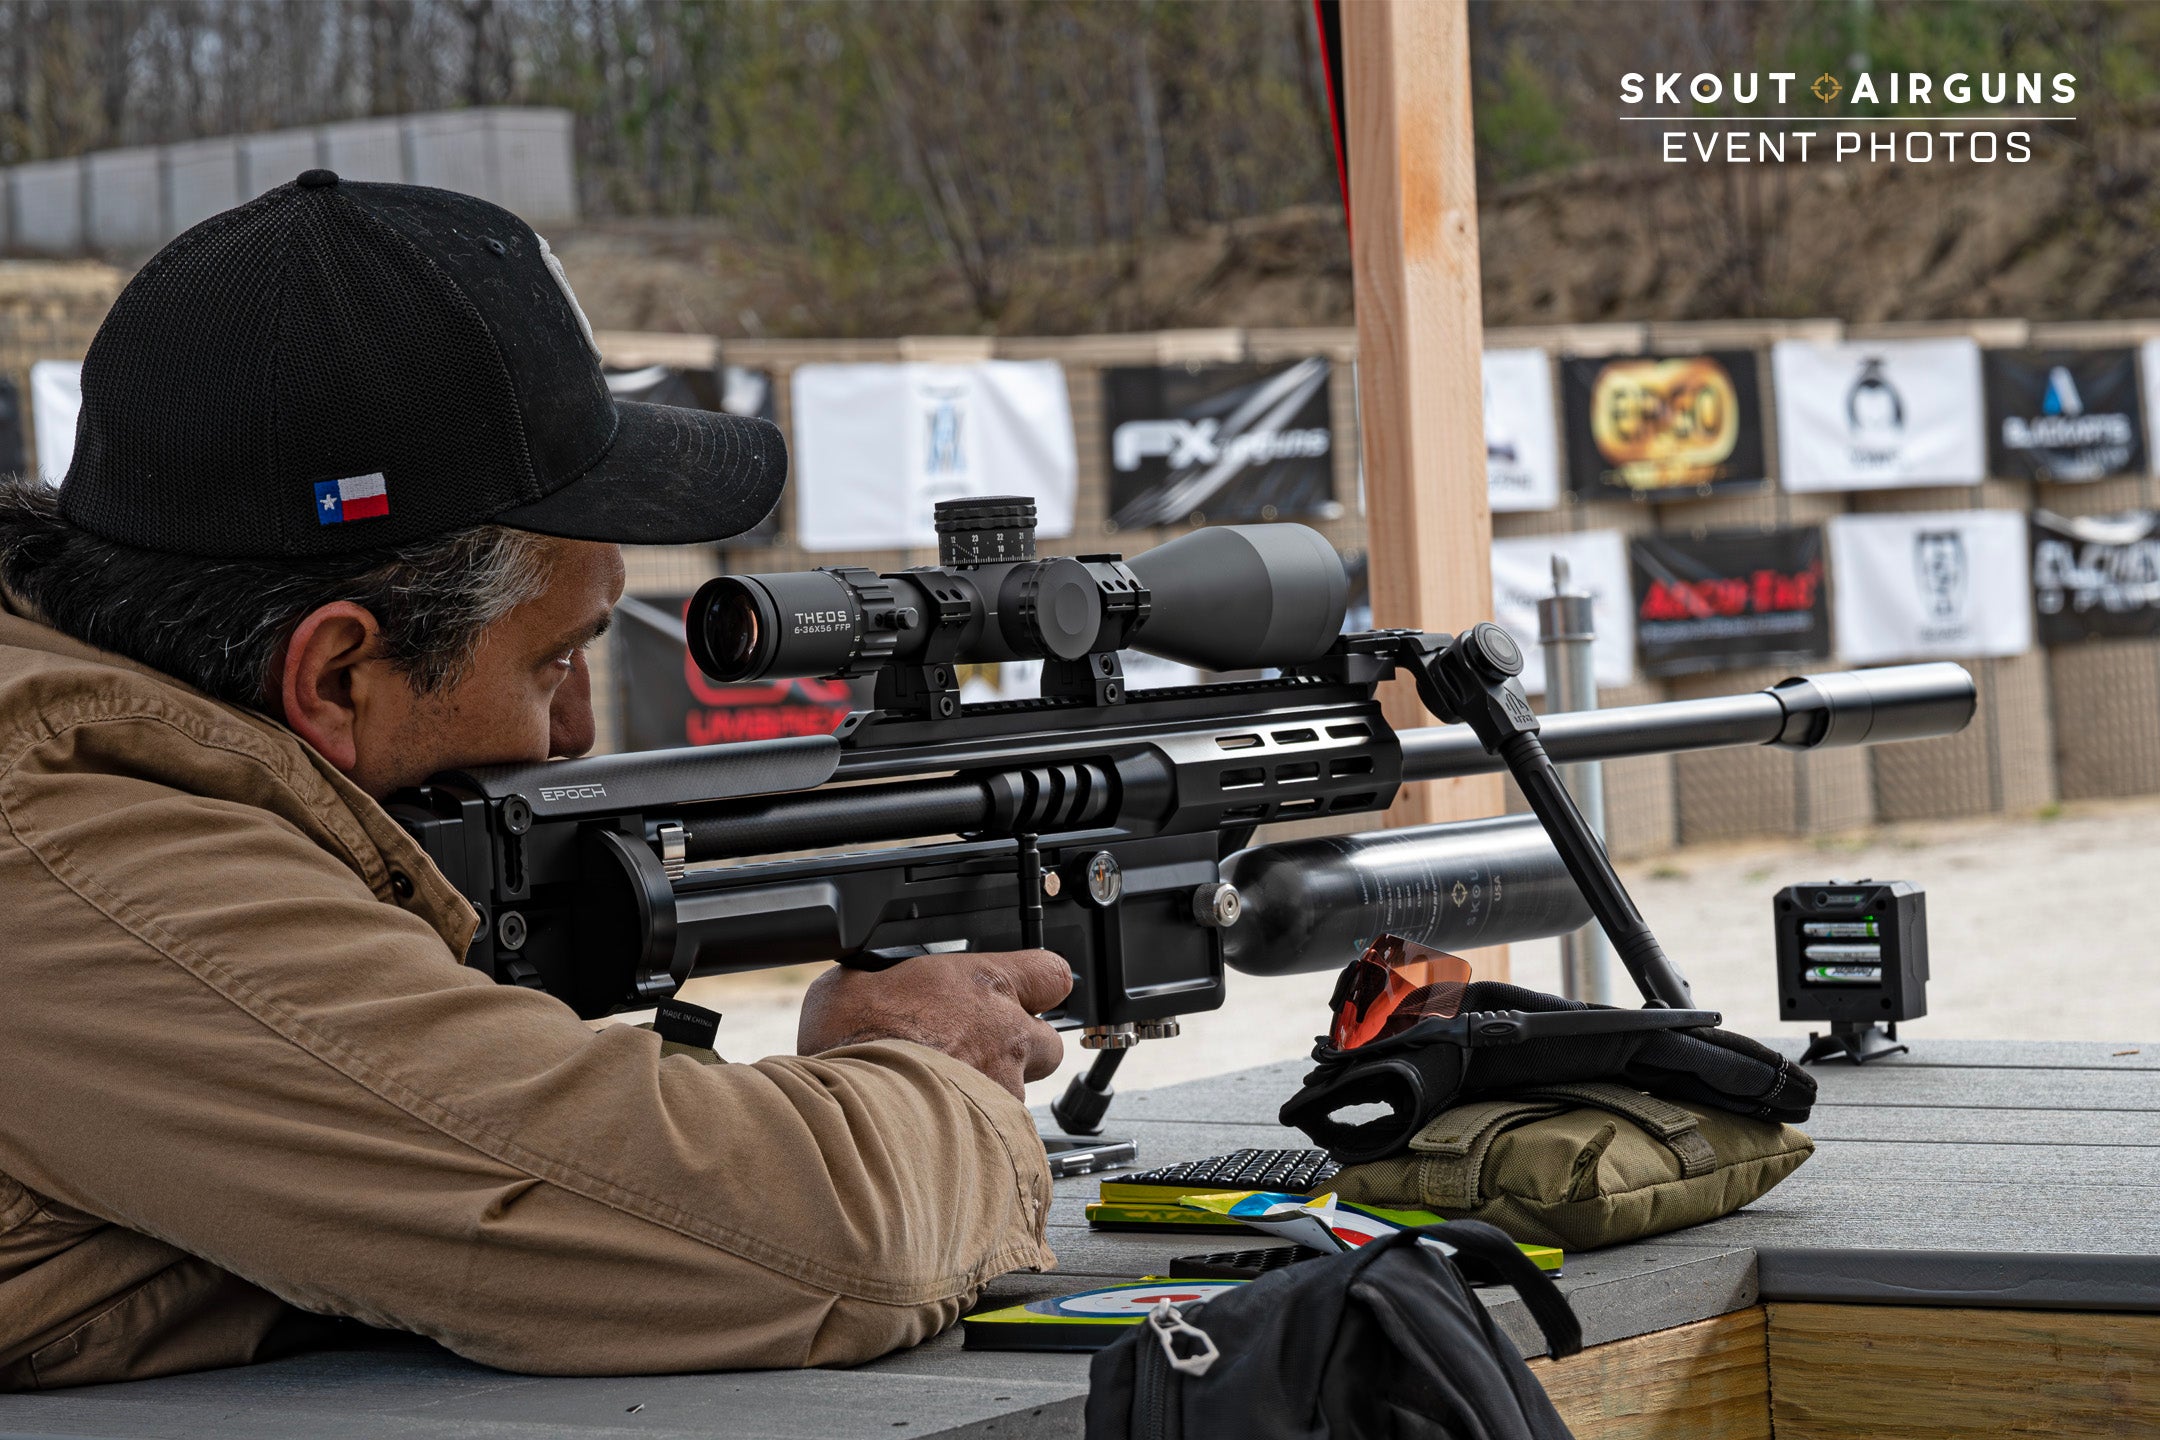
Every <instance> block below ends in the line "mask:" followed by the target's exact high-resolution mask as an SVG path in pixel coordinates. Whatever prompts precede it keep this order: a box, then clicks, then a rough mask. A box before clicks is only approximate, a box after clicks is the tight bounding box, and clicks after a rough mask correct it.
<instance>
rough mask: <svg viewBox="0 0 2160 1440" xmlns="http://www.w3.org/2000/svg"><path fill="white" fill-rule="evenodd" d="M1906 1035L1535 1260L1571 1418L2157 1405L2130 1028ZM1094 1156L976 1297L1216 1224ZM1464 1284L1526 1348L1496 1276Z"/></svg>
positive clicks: (166, 1426)
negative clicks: (1788, 1172)
mask: <svg viewBox="0 0 2160 1440" xmlns="http://www.w3.org/2000/svg"><path fill="white" fill-rule="evenodd" d="M1910 1043H1911V1044H1912V1053H1911V1054H1910V1055H1898V1056H1893V1057H1891V1058H1888V1059H1885V1060H1878V1061H1875V1062H1874V1063H1872V1064H1870V1065H1868V1066H1867V1067H1865V1068H1864V1069H1858V1068H1855V1067H1853V1066H1852V1065H1850V1064H1848V1063H1846V1062H1844V1061H1842V1060H1840V1061H1836V1062H1833V1063H1830V1064H1825V1065H1821V1066H1817V1067H1815V1072H1814V1073H1815V1074H1816V1076H1817V1077H1818V1079H1819V1080H1820V1082H1821V1085H1822V1099H1821V1102H1820V1103H1819V1104H1818V1105H1817V1106H1816V1109H1815V1114H1814V1118H1813V1120H1812V1121H1811V1122H1810V1123H1809V1125H1808V1126H1807V1127H1806V1128H1807V1130H1808V1132H1809V1133H1810V1134H1811V1135H1813V1136H1814V1138H1815V1141H1816V1144H1817V1147H1818V1148H1817V1150H1816V1153H1815V1156H1814V1158H1813V1159H1811V1160H1810V1161H1809V1162H1808V1163H1807V1164H1805V1165H1803V1166H1802V1167H1801V1168H1800V1170H1799V1171H1798V1172H1797V1173H1796V1174H1794V1175H1793V1177H1792V1178H1791V1179H1789V1180H1787V1181H1786V1182H1785V1183H1784V1184H1783V1185H1781V1186H1779V1187H1778V1188H1777V1189H1775V1190H1773V1191H1772V1192H1771V1193H1770V1194H1769V1195H1767V1196H1765V1197H1764V1198H1763V1199H1762V1200H1760V1201H1758V1202H1757V1203H1756V1204H1754V1205H1752V1206H1750V1207H1749V1208H1748V1209H1747V1210H1745V1211H1743V1212H1741V1213H1739V1214H1736V1215H1732V1216H1728V1217H1727V1218H1725V1219H1723V1220H1720V1221H1717V1222H1716V1223H1714V1224H1711V1225H1705V1226H1701V1227H1698V1228H1696V1229H1693V1230H1687V1231H1682V1232H1679V1233H1677V1234H1673V1235H1667V1236H1662V1237H1659V1238H1658V1239H1656V1240H1652V1241H1647V1242H1644V1243H1639V1244H1634V1245H1625V1246H1619V1247H1615V1248H1613V1249H1609V1250H1601V1251H1593V1252H1588V1253H1571V1254H1570V1255H1569V1256H1568V1258H1567V1268H1566V1272H1565V1275H1564V1277H1563V1279H1562V1280H1561V1282H1560V1283H1561V1287H1562V1289H1563V1290H1565V1291H1566V1292H1567V1293H1568V1294H1569V1297H1570V1298H1571V1300H1572V1301H1573V1303H1574V1305H1575V1308H1576V1310H1577V1312H1578V1313H1579V1314H1580V1316H1581V1317H1582V1322H1583V1332H1584V1339H1585V1341H1586V1342H1587V1348H1586V1349H1585V1350H1584V1351H1583V1352H1582V1353H1581V1354H1580V1355H1577V1356H1574V1357H1572V1358H1570V1359H1568V1360H1564V1361H1559V1362H1554V1361H1551V1360H1549V1359H1539V1360H1536V1361H1534V1362H1533V1368H1535V1369H1536V1370H1537V1371H1538V1373H1539V1376H1540V1378H1541V1379H1542V1380H1543V1381H1544V1383H1545V1386H1546V1388H1547V1390H1548V1391H1549V1392H1550V1393H1551V1395H1552V1397H1553V1399H1554V1401H1555V1403H1556V1404H1557V1405H1558V1406H1559V1408H1560V1411H1561V1413H1562V1414H1563V1415H1564V1416H1565V1417H1566V1418H1567V1420H1568V1423H1569V1424H1570V1426H1572V1427H1573V1429H1574V1431H1575V1433H1576V1434H1577V1435H1578V1436H1580V1437H1583V1440H1610V1437H1651V1436H1683V1435H1684V1436H1690V1437H1717V1440H1725V1437H1745V1436H1770V1435H1772V1434H1773V1433H1774V1434H1775V1435H1776V1436H1777V1437H1778V1440H1800V1437H1828V1436H1860V1435H1897V1436H1948V1435H1978V1434H1988V1435H2049V1436H2073V1435H2128V1434H2147V1433H2155V1432H2160V1045H2138V1044H2131V1043H2122V1044H2112V1045H2111V1044H2101V1043H2091V1044H2088V1043H2037V1042H2034V1043H2017V1042H2000V1041H1957V1040H1925V1039H1920V1040H1913V1041H1911V1042H1910ZM1784 1048H1785V1049H1786V1051H1787V1053H1791V1054H1796V1053H1797V1051H1798V1048H1799V1047H1798V1045H1797V1044H1793V1043H1786V1044H1785V1045H1784ZM1303 1069H1304V1066H1303V1065H1302V1063H1301V1062H1286V1063H1282V1064H1277V1065H1269V1066H1264V1067H1261V1068H1259V1069H1254V1070H1247V1071H1242V1072H1239V1073H1237V1074H1234V1075H1226V1076H1221V1077H1217V1078H1215V1079H1210V1080H1196V1081H1192V1082H1189V1083H1187V1084H1183V1085H1174V1086H1169V1087H1166V1088H1164V1089H1160V1090H1152V1091H1140V1092H1136V1093H1133V1094H1128V1095H1121V1096H1120V1097H1119V1098H1118V1101H1117V1104H1116V1105H1115V1106H1114V1107H1113V1108H1112V1110H1111V1125H1110V1129H1111V1131H1112V1132H1113V1133H1116V1134H1119V1135H1126V1134H1130V1135H1133V1136H1134V1137H1136V1138H1137V1139H1138V1141H1139V1144H1140V1163H1141V1164H1142V1165H1144V1166H1154V1165H1161V1164H1167V1163H1170V1162H1172V1161H1175V1160H1181V1159H1193V1158H1198V1157H1201V1156H1207V1155H1217V1154H1222V1153H1224V1152H1226V1151H1230V1150H1236V1149H1240V1148H1243V1147H1247V1146H1254V1147H1299V1148H1303V1147H1304V1146H1305V1145H1306V1144H1307V1143H1308V1142H1306V1141H1305V1139H1304V1137H1303V1136H1301V1135H1299V1134H1297V1133H1296V1132H1294V1131H1286V1130H1283V1129H1282V1128H1280V1127H1279V1126H1277V1125H1276V1124H1275V1123H1274V1114H1275V1110H1276V1107H1277V1106H1278V1105H1279V1104H1280V1103H1281V1102H1282V1100H1283V1098H1284V1097H1285V1096H1287V1095H1288V1094H1289V1093H1290V1092H1291V1091H1292V1090H1293V1089H1294V1088H1295V1087H1296V1084H1297V1081H1298V1077H1299V1076H1300V1075H1301V1074H1302V1072H1303ZM1099 1179H1100V1177H1096V1176H1089V1177H1083V1178H1079V1179H1073V1180H1067V1181H1061V1182H1059V1184H1058V1188H1057V1201H1056V1204H1055V1208H1054V1209H1053V1212H1052V1219H1051V1227H1052V1228H1051V1240H1052V1243H1053V1244H1054V1245H1055V1247H1056V1249H1057V1252H1058V1255H1059V1257H1060V1259H1061V1260H1062V1262H1063V1266H1064V1268H1063V1269H1062V1270H1060V1271H1059V1272H1057V1273H1056V1274H1052V1275H1014V1276H1008V1277H1006V1278H1005V1279H1003V1280H1001V1281H999V1282H998V1283H997V1284H996V1285H995V1286H994V1287H993V1288H992V1291H991V1294H990V1296H989V1298H988V1299H987V1300H986V1301H985V1304H986V1305H989V1306H996V1305H1005V1304H1012V1303H1016V1302H1018V1301H1020V1300H1023V1299H1030V1298H1034V1297H1037V1296H1043V1295H1055V1294H1062V1293H1065V1292H1068V1291H1072V1290H1080V1289H1086V1288H1088V1287H1089V1286H1091V1285H1097V1284H1103V1283H1107V1282H1109V1281H1112V1280H1125V1279H1134V1278H1137V1277H1139V1276H1141V1275H1145V1274H1149V1273H1160V1272H1161V1271H1162V1270H1163V1268H1164V1267H1165V1266H1166V1265H1167V1264H1168V1262H1169V1261H1170V1260H1171V1259H1172V1258H1173V1257H1175V1256H1178V1255H1186V1254H1192V1253H1196V1252H1201V1251H1206V1250H1218V1249H1229V1248H1237V1246H1238V1245H1239V1244H1240V1242H1237V1241H1234V1240H1232V1239H1228V1238H1224V1237H1222V1236H1219V1235H1214V1234H1196V1235H1121V1234H1096V1233H1094V1232H1092V1231H1090V1230H1089V1229H1088V1228H1087V1224H1086V1221H1085V1219H1084V1218H1083V1217H1082V1214H1081V1207H1082V1206H1083V1205H1084V1204H1085V1203H1086V1202H1087V1200H1089V1199H1090V1198H1092V1197H1093V1195H1094V1194H1095V1189H1096V1185H1097V1183H1098V1180H1099ZM1254 1243H1256V1244H1268V1243H1272V1242H1269V1241H1265V1240H1262V1239H1261V1238H1260V1237H1258V1236H1257V1235H1255V1237H1254ZM1482 1293H1483V1294H1484V1295H1485V1297H1486V1301H1487V1303H1488V1304H1489V1305H1490V1306H1491V1307H1492V1308H1493V1310H1494V1312H1495V1314H1496V1316H1497V1318H1498V1319H1499V1320H1500V1322H1501V1324H1502V1326H1503V1327H1504V1328H1505V1329H1506V1331H1507V1333H1508V1334H1509V1335H1510V1336H1511V1337H1513V1338H1515V1339H1516V1340H1517V1342H1518V1343H1519V1344H1520V1345H1521V1346H1522V1348H1523V1350H1524V1353H1526V1354H1535V1353H1536V1352H1537V1350H1538V1349H1539V1348H1540V1347H1541V1345H1542V1342H1541V1341H1540V1339H1539V1338H1538V1336H1537V1332H1536V1330H1535V1328H1534V1327H1533V1326H1532V1325H1531V1324H1530V1322H1529V1320H1528V1317H1527V1316H1526V1315H1524V1314H1523V1313H1522V1307H1521V1305H1520V1302H1518V1301H1516V1300H1515V1299H1514V1298H1513V1295H1512V1293H1511V1292H1507V1291H1486V1292H1482ZM1087 1372H1088V1357H1087V1356H1085V1355H1056V1354H1026V1353H1014V1352H982V1351H976V1352H969V1351H966V1350H963V1349H962V1348H961V1343H960V1334H959V1331H958V1330H957V1328H956V1329H955V1330H953V1331H951V1332H949V1333H947V1334H945V1335H942V1336H939V1337H938V1338H937V1339H935V1340H933V1341H931V1342H930V1343H928V1344H926V1345H922V1346H920V1347H918V1348H916V1349H914V1350H911V1351H907V1352H904V1353H902V1354H897V1355H893V1356H889V1357H887V1358H886V1359H884V1360H881V1361H878V1362H877V1363H875V1364H872V1365H866V1366H863V1367H862V1368H860V1369H857V1370H845V1371H841V1370H824V1371H810V1372H777V1371H776V1372H763V1373H756V1374H734V1375H675V1376H647V1377H632V1378H627V1379H605V1380H588V1379H572V1380H551V1379H534V1378H531V1377H527V1376H520V1375H510V1374H505V1373H503V1372H501V1371H497V1370H489V1369H486V1368H484V1367H482V1366H479V1365H474V1364H471V1363H469V1362H467V1361H464V1360H460V1359H458V1358H457V1357H455V1356H453V1355H451V1354H449V1353H448V1352H447V1351H444V1350H442V1349H440V1348H438V1347H436V1346H435V1345H433V1344H431V1343H429V1342H426V1341H422V1340H417V1339H408V1338H405V1337H384V1338H383V1339H382V1340H381V1341H380V1342H379V1343H375V1344H373V1345H371V1346H370V1347H369V1348H365V1349H354V1350H339V1351H325V1352H317V1353H313V1354H306V1355H298V1356H294V1357H291V1358H289V1359H285V1360H280V1361H275V1362H272V1363H270V1364H265V1365H257V1366H253V1367H249V1368H246V1369H240V1370H225V1371H212V1372H208V1373H203V1374H195V1375H181V1376H175V1377H172V1378H169V1379H164V1380H148V1381H141V1382H138V1383H135V1384H129V1385H108V1386H99V1387H94V1388H89V1389H83V1390H77V1391H71V1392H60V1393H54V1394H47V1395H15V1396H0V1437H8V1436H57V1435H68V1436H83V1435H100V1436H129V1437H141V1436H157V1437H165V1436H194V1435H208V1434H216V1435H219V1436H225V1437H233V1440H268V1437H279V1440H282V1437H287V1436H294V1435H307V1436H315V1437H323V1440H346V1437H359V1436H369V1437H373V1436H382V1435H413V1436H427V1437H443V1440H448V1437H460V1440H481V1437H512V1436H515V1437H520V1440H573V1437H576V1440H589V1437H601V1436H607V1437H631V1436H635V1437H646V1440H675V1437H690V1436H727V1437H733V1440H871V1437H893V1436H915V1437H923V1436H933V1435H936V1436H997V1437H1001V1440H1010V1437H1035V1436H1077V1435H1079V1434H1080V1432H1081V1407H1082V1405H1083V1403H1084V1400H1085V1396H1086V1392H1087Z"/></svg>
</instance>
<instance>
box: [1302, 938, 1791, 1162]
mask: <svg viewBox="0 0 2160 1440" xmlns="http://www.w3.org/2000/svg"><path fill="white" fill-rule="evenodd" d="M1670 1018H1675V1017H1674V1016H1673V1015H1672V1013H1671V1012H1664V1011H1659V1010H1618V1009H1614V1008H1612V1007H1610V1006H1603V1005H1597V1006H1593V1005H1586V1004H1584V1003H1583V1002H1582V1001H1580V1000H1564V999H1562V998H1561V997H1560V996H1558V995H1545V994H1541V993H1540V992H1538V991H1536V990H1525V989H1522V988H1521V987H1519V986H1515V985H1506V984H1502V983H1500V982H1499V981H1496V980H1480V981H1476V982H1474V983H1472V984H1469V985H1466V986H1464V987H1463V995H1462V1008H1461V1010H1460V1011H1459V1012H1458V1013H1457V1014H1456V1015H1454V1016H1452V1017H1449V1018H1446V1019H1440V1018H1435V1019H1430V1020H1421V1021H1419V1022H1418V1023H1417V1024H1415V1025H1413V1026H1411V1027H1410V1028H1409V1029H1407V1030H1405V1031H1403V1032H1402V1033H1401V1034H1398V1035H1392V1036H1389V1037H1388V1038H1387V1039H1384V1040H1374V1041H1370V1042H1368V1043H1366V1044H1363V1045H1360V1046H1358V1047H1357V1048H1356V1049H1353V1050H1336V1049H1333V1048H1332V1047H1330V1046H1329V1045H1328V1044H1327V1042H1326V1041H1325V1040H1324V1039H1323V1040H1322V1041H1321V1042H1320V1044H1318V1045H1316V1046H1315V1047H1313V1060H1314V1061H1315V1062H1316V1064H1315V1068H1314V1069H1313V1071H1312V1073H1311V1074H1309V1075H1307V1076H1306V1077H1305V1088H1304V1089H1302V1090H1300V1091H1298V1093H1297V1094H1295V1095H1293V1096H1291V1097H1290V1099H1289V1101H1288V1103H1286V1104H1285V1105H1284V1106H1283V1108H1282V1123H1283V1124H1285V1125H1294V1126H1296V1127H1297V1128H1298V1129H1300V1130H1302V1131H1304V1132H1305V1133H1306V1134H1307V1135H1310V1136H1311V1137H1312V1138H1313V1143H1315V1144H1317V1145H1319V1146H1320V1147H1321V1148H1322V1149H1324V1150H1326V1151H1327V1152H1328V1154H1329V1155H1331V1156H1333V1157H1334V1158H1335V1159H1336V1160H1337V1161H1338V1162H1340V1163H1342V1164H1344V1165H1357V1164H1363V1163H1365V1162H1366V1161H1370V1160H1382V1159H1385V1158H1387V1157H1388V1156H1390V1155H1394V1154H1396V1153H1398V1152H1400V1151H1401V1150H1402V1149H1404V1147H1406V1146H1407V1145H1408V1144H1409V1143H1410V1137H1411V1136H1413V1135H1415V1134H1417V1133H1418V1131H1420V1130H1422V1129H1424V1128H1425V1126H1426V1125H1427V1124H1428V1123H1429V1122H1430V1121H1431V1120H1432V1119H1433V1117H1434V1116H1436V1115H1438V1114H1439V1113H1440V1112H1441V1111H1443V1110H1446V1109H1449V1108H1451V1107H1452V1106H1455V1105H1460V1104H1463V1103H1464V1102H1466V1101H1471V1100H1478V1099H1482V1098H1485V1097H1487V1096H1493V1095H1508V1094H1512V1093H1515V1092H1517V1091H1522V1090H1534V1089H1536V1088H1538V1087H1539V1086H1545V1085H1561V1084H1571V1083H1576V1082H1580V1081H1585V1080H1611V1081H1616V1082H1618V1083H1620V1084H1623V1085H1630V1086H1633V1087H1634V1088H1635V1089H1637V1090H1646V1091H1648V1092H1649V1093H1651V1094H1652V1095H1662V1096H1664V1097H1665V1098H1666V1099H1668V1100H1677V1101H1680V1102H1682V1103H1684V1104H1693V1105H1708V1106H1711V1107H1713V1108H1715V1109H1719V1110H1729V1111H1731V1112H1732V1113H1733V1114H1735V1115H1747V1116H1752V1117H1753V1118H1755V1119H1758V1120H1776V1121H1779V1122H1781V1123H1783V1124H1787V1125H1798V1124H1800V1123H1802V1122H1803V1121H1805V1120H1806V1119H1807V1117H1808V1112H1809V1111H1810V1110H1811V1109H1812V1108H1813V1107H1814V1104H1815V1081H1814V1078H1813V1077H1812V1076H1810V1075H1809V1074H1808V1073H1807V1072H1806V1071H1805V1070H1802V1069H1801V1068H1800V1067H1798V1066H1797V1065H1794V1064H1793V1063H1792V1062H1791V1061H1789V1060H1787V1059H1785V1057H1783V1056H1782V1055H1779V1054H1778V1053H1777V1052H1776V1051H1775V1050H1772V1049H1770V1048H1769V1047H1768V1046H1766V1045H1762V1044H1760V1043H1758V1042H1756V1041H1754V1040H1750V1039H1748V1038H1747V1037H1746V1036H1745V1035H1735V1034H1732V1033H1731V1032H1730V1031H1726V1030H1717V1029H1713V1028H1711V1027H1709V1026H1705V1025H1698V1026H1691V1027H1688V1028H1685V1029H1621V1028H1615V1027H1621V1026H1635V1025H1645V1024H1648V1025H1656V1024H1657V1023H1659V1022H1660V1020H1663V1019H1670ZM1706 1018H1714V1017H1706ZM1373 1104H1378V1105H1385V1106H1387V1107H1388V1113H1387V1114H1386V1115H1383V1116H1381V1117H1379V1118H1378V1119H1374V1120H1366V1121H1364V1122H1362V1123H1356V1124H1351V1123H1346V1122H1343V1121H1339V1120H1337V1119H1335V1118H1334V1117H1335V1115H1336V1114H1337V1113H1338V1112H1340V1111H1342V1110H1345V1109H1349V1108H1351V1107H1353V1106H1359V1105H1373Z"/></svg>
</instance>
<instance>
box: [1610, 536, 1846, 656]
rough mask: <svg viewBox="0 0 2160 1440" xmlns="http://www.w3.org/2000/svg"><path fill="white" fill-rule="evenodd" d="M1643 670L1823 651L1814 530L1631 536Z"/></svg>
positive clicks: (1826, 610)
mask: <svg viewBox="0 0 2160 1440" xmlns="http://www.w3.org/2000/svg"><path fill="white" fill-rule="evenodd" d="M1629 558H1630V561H1631V562H1632V567H1633V570H1634V581H1635V644H1636V648H1637V649H1638V650H1639V651H1640V653H1641V656H1642V666H1643V669H1644V671H1646V672H1647V673H1649V674H1651V675H1689V674H1694V673H1696V672H1699V671H1704V670H1724V669H1729V668H1732V667H1735V666H1740V665H1769V664H1786V663H1800V662H1804V661H1809V660H1820V659H1822V658H1824V657H1825V656H1827V655H1828V654H1829V653H1830V604H1829V597H1828V595H1827V594H1826V593H1825V590H1824V586H1823V539H1822V531H1821V530H1820V529H1818V528H1816V527H1815V526H1813V525H1808V526H1803V527H1801V528H1798V529H1792V530H1772V531H1768V532H1763V531H1756V530H1726V531H1712V532H1710V533H1709V534H1707V535H1701V536H1688V535H1640V536H1637V537H1636V538H1635V540H1634V541H1633V542H1632V543H1631V544H1630V545H1629Z"/></svg>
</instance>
